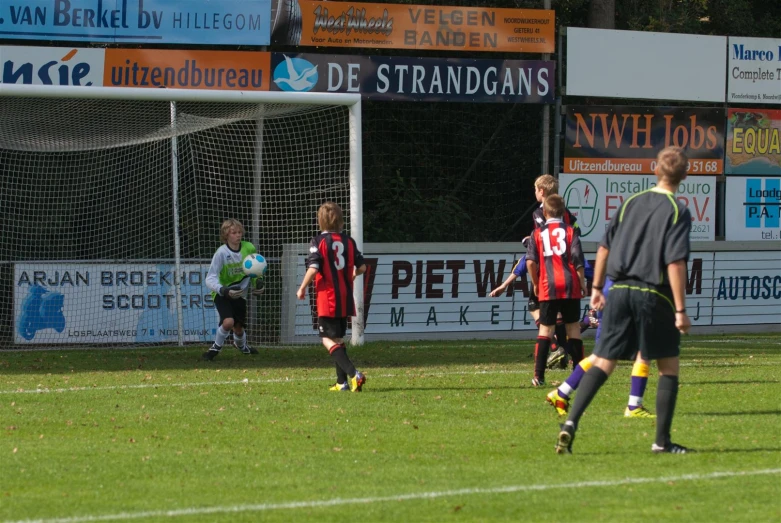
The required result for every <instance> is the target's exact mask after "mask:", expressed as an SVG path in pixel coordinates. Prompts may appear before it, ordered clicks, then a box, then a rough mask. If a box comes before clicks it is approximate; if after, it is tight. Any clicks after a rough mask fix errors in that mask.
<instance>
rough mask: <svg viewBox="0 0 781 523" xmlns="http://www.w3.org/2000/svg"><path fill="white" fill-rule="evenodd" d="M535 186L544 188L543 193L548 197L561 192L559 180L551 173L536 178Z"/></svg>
mask: <svg viewBox="0 0 781 523" xmlns="http://www.w3.org/2000/svg"><path fill="white" fill-rule="evenodd" d="M534 188H535V189H542V195H543V196H545V197H548V196H550V195H551V194H557V193H558V192H559V181H558V180H557V179H556V178H554V177H553V176H551V175H550V174H543V175H542V176H539V177H537V179H536V180H534Z"/></svg>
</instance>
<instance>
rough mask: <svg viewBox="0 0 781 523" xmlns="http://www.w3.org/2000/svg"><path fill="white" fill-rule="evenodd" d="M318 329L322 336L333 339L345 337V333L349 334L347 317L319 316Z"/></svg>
mask: <svg viewBox="0 0 781 523" xmlns="http://www.w3.org/2000/svg"><path fill="white" fill-rule="evenodd" d="M317 330H318V331H319V332H320V337H321V338H331V339H332V340H337V339H340V338H344V335H345V334H347V318H329V317H327V316H318V317H317Z"/></svg>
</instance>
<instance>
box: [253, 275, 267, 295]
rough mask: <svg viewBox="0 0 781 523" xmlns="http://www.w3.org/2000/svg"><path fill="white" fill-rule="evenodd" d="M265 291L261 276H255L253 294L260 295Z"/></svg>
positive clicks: (264, 283)
mask: <svg viewBox="0 0 781 523" xmlns="http://www.w3.org/2000/svg"><path fill="white" fill-rule="evenodd" d="M264 292H266V282H265V280H264V279H263V278H255V288H254V289H252V295H253V296H260V295H261V294H263V293H264Z"/></svg>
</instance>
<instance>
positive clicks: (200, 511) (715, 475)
mask: <svg viewBox="0 0 781 523" xmlns="http://www.w3.org/2000/svg"><path fill="white" fill-rule="evenodd" d="M779 473H781V469H760V470H743V471H724V472H711V473H709V474H683V475H680V476H664V477H657V478H622V479H615V480H601V481H581V482H577V483H554V484H544V483H543V484H538V485H509V486H506V487H492V488H480V487H477V488H465V489H456V490H443V491H434V492H415V493H410V494H396V495H393V496H378V497H369V498H332V499H324V500H314V501H288V502H285V503H257V504H245V505H229V506H217V507H193V508H182V509H172V510H148V511H143V512H120V513H117V514H102V515H100V514H97V515H87V516H72V517H66V518H54V519H35V520H31V519H26V520H20V521H16V522H11V521H7V522H6V523H86V522H90V521H112V520H123V519H124V520H127V519H145V518H164V517H166V518H173V517H182V516H202V515H206V514H235V513H238V512H267V511H269V510H295V509H311V508H328V507H338V506H343V505H371V504H375V503H385V502H390V501H394V502H398V501H410V500H418V499H436V498H449V497H456V496H471V495H474V494H482V495H494V494H512V493H516V492H532V491H544V490H554V489H573V488H603V487H617V486H623V485H641V484H649V483H668V482H678V481H709V480H714V479H723V478H734V477H746V476H759V475H771V474H779Z"/></svg>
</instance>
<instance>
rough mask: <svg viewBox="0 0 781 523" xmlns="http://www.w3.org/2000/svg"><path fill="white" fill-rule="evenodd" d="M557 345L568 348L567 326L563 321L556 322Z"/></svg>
mask: <svg viewBox="0 0 781 523" xmlns="http://www.w3.org/2000/svg"><path fill="white" fill-rule="evenodd" d="M555 332H556V345H558V346H559V347H562V348H563V349H564V350H567V326H566V325H564V324H563V323H557V324H556V330H555Z"/></svg>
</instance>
